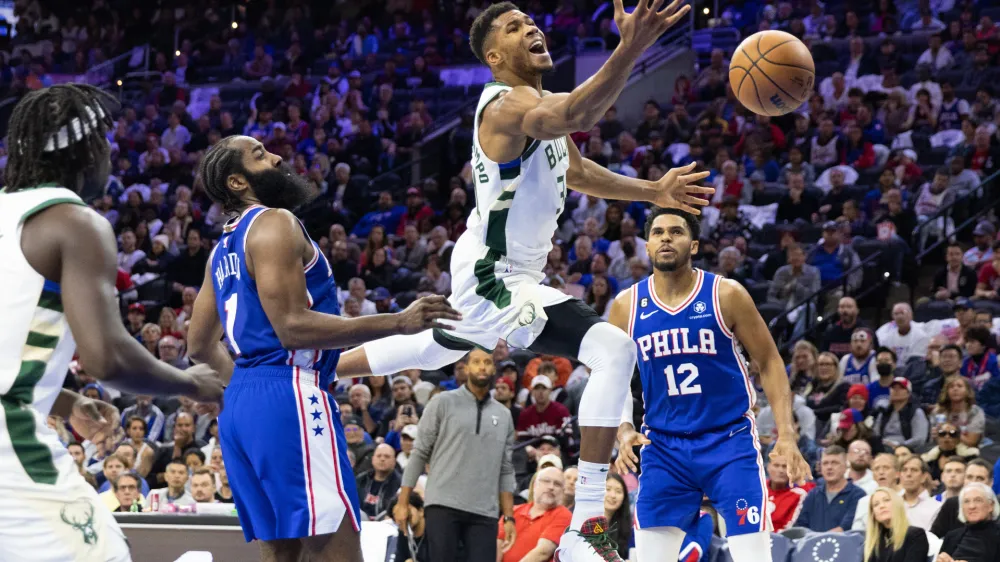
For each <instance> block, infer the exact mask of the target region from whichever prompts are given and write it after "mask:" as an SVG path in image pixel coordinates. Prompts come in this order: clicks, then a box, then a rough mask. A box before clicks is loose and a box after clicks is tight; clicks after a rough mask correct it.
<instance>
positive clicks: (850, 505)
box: [840, 488, 865, 529]
mask: <svg viewBox="0 0 1000 562" xmlns="http://www.w3.org/2000/svg"><path fill="white" fill-rule="evenodd" d="M864 495H865V493H864V491H862V490H861V488H858V490H857V493H855V494H854V495H853V496H852V497H851V498H848V500H847V511H845V512H844V518H843V519H841V520H840V528H841V529H850V528H851V526H852V525H853V524H854V512H855V511H857V509H858V500H859V499H861V498H863V497H864Z"/></svg>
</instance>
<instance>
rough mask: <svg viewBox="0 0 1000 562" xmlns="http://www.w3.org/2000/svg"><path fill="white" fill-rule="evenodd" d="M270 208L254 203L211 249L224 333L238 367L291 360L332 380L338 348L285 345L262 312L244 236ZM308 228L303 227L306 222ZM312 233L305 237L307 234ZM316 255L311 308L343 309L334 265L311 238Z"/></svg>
mask: <svg viewBox="0 0 1000 562" xmlns="http://www.w3.org/2000/svg"><path fill="white" fill-rule="evenodd" d="M267 210H268V208H267V207H264V206H260V205H254V206H251V207H249V208H248V209H246V210H245V211H243V213H242V214H241V215H240V216H239V217H236V218H233V219H232V220H230V221H229V222H227V223H226V225H225V227H224V228H223V233H222V237H220V238H219V243H218V245H217V246H216V247H215V249H214V250H212V256H211V258H210V260H211V264H212V265H211V267H212V281H213V283H214V284H215V287H214V288H215V306H216V308H217V309H218V311H219V318H221V319H222V324H223V326H224V328H225V332H226V339H227V340H228V341H229V345H230V347H231V348H232V350H233V352H235V353H236V367H237V368H251V367H263V366H280V365H287V366H293V367H301V368H304V369H311V370H314V371H317V372H318V373H319V375H320V385H321V388H326V387H327V385H329V384H330V383H331V382H332V381H333V374H334V369H335V368H336V366H337V360H338V359H339V358H340V350H323V349H285V348H284V347H282V345H281V341H280V340H279V339H278V336H277V334H276V333H275V332H274V328H272V327H271V322H270V321H269V320H268V319H267V315H266V314H265V313H264V307H263V305H261V302H260V296H259V295H258V294H257V284H256V283H255V282H254V280H253V279H252V278H251V277H250V274H249V272H248V271H247V268H246V236H247V233H248V232H249V231H250V227H251V226H252V225H253V223H254V221H255V220H256V219H257V217H259V216H260V215H261V214H262V213H263V212H264V211H267ZM302 231H303V232H305V227H304V226H303V227H302ZM308 236H309V235H308V234H306V237H307V238H308ZM312 245H313V250H314V251H313V258H312V261H310V262H309V264H308V265H306V266H305V274H306V297H307V298H308V302H309V308H311V309H312V310H315V311H317V312H323V313H326V314H339V313H340V305H339V304H338V302H337V285H336V283H334V280H333V270H332V269H331V268H330V264H329V262H327V260H326V258H325V257H324V256H323V253H322V252H321V251H320V249H319V246H318V245H317V244H316V243H315V242H312Z"/></svg>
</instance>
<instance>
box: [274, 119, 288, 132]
mask: <svg viewBox="0 0 1000 562" xmlns="http://www.w3.org/2000/svg"><path fill="white" fill-rule="evenodd" d="M274 130H275V131H278V130H281V131H287V130H288V126H287V125H285V124H284V123H282V122H281V121H278V122H277V123H275V124H274Z"/></svg>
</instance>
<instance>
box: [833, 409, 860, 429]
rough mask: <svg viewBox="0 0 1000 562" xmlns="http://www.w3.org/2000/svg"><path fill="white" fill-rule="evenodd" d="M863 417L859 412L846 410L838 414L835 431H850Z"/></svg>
mask: <svg viewBox="0 0 1000 562" xmlns="http://www.w3.org/2000/svg"><path fill="white" fill-rule="evenodd" d="M864 419H865V416H864V414H862V413H861V411H860V410H855V409H852V408H848V409H846V410H844V411H843V412H841V413H840V421H839V422H837V429H850V428H851V426H852V425H854V424H856V423H861V422H862V421H864Z"/></svg>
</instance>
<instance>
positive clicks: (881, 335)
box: [875, 322, 931, 365]
mask: <svg viewBox="0 0 1000 562" xmlns="http://www.w3.org/2000/svg"><path fill="white" fill-rule="evenodd" d="M875 336H876V337H877V338H878V343H879V345H882V346H884V347H888V348H889V349H891V350H893V351H894V352H895V353H896V357H897V358H898V363H899V364H900V365H902V364H903V363H906V361H907V360H908V359H909V358H911V357H926V356H927V343H928V342H929V341H930V339H931V338H930V336H928V335H927V333H926V332H924V329H923V328H922V327H921V326H918V325H917V324H916V323H915V322H910V331H909V332H907V334H906V335H905V336H902V335H900V334H899V328H898V327H896V323H895V322H889V323H887V324H883V325H882V326H881V327H879V329H878V330H876V331H875Z"/></svg>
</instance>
